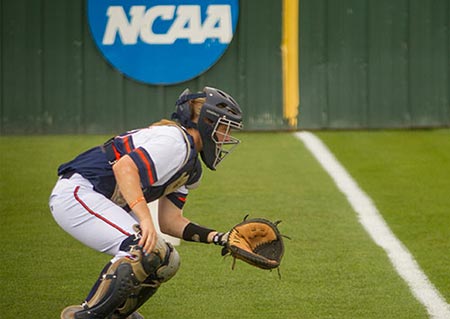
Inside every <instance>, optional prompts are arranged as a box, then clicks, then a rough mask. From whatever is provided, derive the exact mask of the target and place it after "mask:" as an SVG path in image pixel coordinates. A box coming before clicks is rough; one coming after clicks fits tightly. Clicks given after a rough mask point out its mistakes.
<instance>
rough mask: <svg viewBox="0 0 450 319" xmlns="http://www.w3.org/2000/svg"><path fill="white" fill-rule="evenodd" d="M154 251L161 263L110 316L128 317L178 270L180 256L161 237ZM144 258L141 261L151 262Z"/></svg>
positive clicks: (113, 318) (114, 318) (113, 317)
mask: <svg viewBox="0 0 450 319" xmlns="http://www.w3.org/2000/svg"><path fill="white" fill-rule="evenodd" d="M154 251H155V253H157V254H158V256H160V257H161V263H160V264H159V265H158V266H157V267H155V268H154V270H153V271H152V272H151V273H149V274H148V275H147V278H145V280H144V281H143V282H142V283H141V284H140V285H139V287H136V289H134V290H133V292H132V293H131V294H130V295H129V297H128V298H127V300H126V301H125V302H124V303H123V304H122V305H121V306H119V307H118V308H117V309H116V311H115V312H114V314H113V315H112V316H111V318H112V319H116V318H117V319H119V318H128V316H130V315H132V314H133V313H134V312H135V311H136V310H137V309H139V308H140V307H141V306H142V305H143V304H144V303H145V302H146V301H147V300H148V299H150V297H151V296H153V295H154V294H155V293H156V291H157V290H158V288H159V286H160V285H161V284H162V283H163V282H166V281H168V280H169V279H170V278H172V277H173V276H174V275H175V274H176V272H177V271H178V268H179V267H180V256H179V255H178V252H177V251H176V250H175V248H173V246H172V245H171V244H169V243H166V242H165V241H164V240H163V239H158V242H157V244H156V247H155V250H154ZM150 256H151V254H150ZM146 258H147V257H144V261H143V263H144V264H146V263H151V262H150V261H149V260H145V259H146Z"/></svg>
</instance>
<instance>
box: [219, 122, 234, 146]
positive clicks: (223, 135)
mask: <svg viewBox="0 0 450 319" xmlns="http://www.w3.org/2000/svg"><path fill="white" fill-rule="evenodd" d="M230 134H231V129H230V127H229V126H228V125H225V124H220V125H219V126H218V127H217V130H216V138H217V140H218V141H219V142H229V141H230Z"/></svg>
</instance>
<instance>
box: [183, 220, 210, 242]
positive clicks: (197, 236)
mask: <svg viewBox="0 0 450 319" xmlns="http://www.w3.org/2000/svg"><path fill="white" fill-rule="evenodd" d="M212 231H214V230H213V229H209V228H206V227H203V226H200V225H197V224H194V223H189V224H187V225H186V227H185V228H184V230H183V239H184V240H186V241H195V242H201V243H208V235H209V233H210V232H212Z"/></svg>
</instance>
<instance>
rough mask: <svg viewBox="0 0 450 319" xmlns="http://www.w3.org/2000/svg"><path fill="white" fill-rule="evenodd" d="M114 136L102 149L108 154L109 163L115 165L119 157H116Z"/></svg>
mask: <svg viewBox="0 0 450 319" xmlns="http://www.w3.org/2000/svg"><path fill="white" fill-rule="evenodd" d="M114 148H115V146H114V138H111V139H109V140H108V141H107V142H106V143H105V144H103V146H102V150H103V152H104V153H105V155H106V159H107V160H108V162H109V164H111V165H113V164H114V163H115V162H116V161H117V160H118V158H116V152H114Z"/></svg>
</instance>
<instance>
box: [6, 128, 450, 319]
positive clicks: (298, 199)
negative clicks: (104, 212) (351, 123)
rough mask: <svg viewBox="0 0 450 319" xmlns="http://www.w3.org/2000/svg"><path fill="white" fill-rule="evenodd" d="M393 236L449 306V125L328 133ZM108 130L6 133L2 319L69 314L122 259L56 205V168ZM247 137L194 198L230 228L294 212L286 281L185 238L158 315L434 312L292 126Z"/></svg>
mask: <svg viewBox="0 0 450 319" xmlns="http://www.w3.org/2000/svg"><path fill="white" fill-rule="evenodd" d="M317 135H318V136H319V137H320V138H322V139H323V141H324V142H325V143H326V144H327V145H328V147H329V148H330V149H331V150H332V151H333V152H334V153H335V155H336V156H337V158H338V159H339V160H340V161H341V163H342V164H343V165H344V166H345V167H346V168H347V170H348V171H349V172H350V173H351V174H352V175H353V177H354V178H355V179H356V180H357V181H358V183H359V185H360V186H361V187H362V189H363V190H365V191H366V193H367V194H368V195H369V196H371V198H372V199H373V200H374V202H375V204H376V205H377V207H378V209H379V211H380V213H381V214H382V215H383V217H384V218H385V220H386V221H387V223H388V224H389V226H390V227H391V229H392V230H393V232H394V233H395V234H396V235H397V237H398V238H399V239H400V240H402V242H403V243H404V244H405V246H406V247H407V248H408V249H409V250H410V252H411V253H412V254H413V255H414V257H415V258H416V260H417V262H418V263H419V265H420V266H421V267H422V269H423V270H424V271H425V273H426V274H427V276H428V278H429V279H430V280H431V281H432V283H433V284H434V285H435V286H436V288H437V289H438V290H439V291H440V293H441V294H442V295H443V296H444V298H446V300H447V302H449V301H450V276H449V269H450V254H449V252H450V231H449V229H450V214H449V213H448V210H449V208H450V199H449V193H450V130H433V131H387V132H386V131H379V132H320V133H317ZM106 138H107V136H39V137H37V136H29V137H5V136H3V137H0V154H1V155H0V156H1V166H0V205H1V209H0V214H1V215H0V216H1V225H0V238H1V252H2V253H1V262H0V284H1V287H2V293H1V299H0V309H1V313H0V318H5V319H8V318H22V319H25V318H30V319H34V318H59V313H60V311H61V309H62V308H63V307H64V306H66V305H69V304H76V303H79V302H81V301H82V299H83V298H84V297H85V295H86V294H87V292H88V291H89V289H90V287H91V285H92V283H93V282H94V280H95V279H96V277H97V275H98V272H99V271H100V270H101V268H102V267H103V265H104V264H105V263H106V262H107V261H108V260H109V256H106V255H102V254H100V253H97V252H95V251H93V250H91V249H89V248H86V247H84V246H83V245H82V244H80V243H78V242H77V241H75V240H74V239H72V238H71V237H70V236H69V235H67V234H66V233H65V232H64V231H63V230H61V229H60V228H59V227H58V226H57V225H56V223H55V222H54V221H53V219H52V217H51V214H50V212H49V209H48V206H47V200H48V196H49V194H50V191H51V189H52V187H53V185H54V183H55V181H56V168H57V166H58V165H59V164H60V163H61V162H64V161H66V160H69V159H71V158H72V157H73V156H74V155H76V154H78V153H79V152H81V151H83V150H85V149H86V148H88V147H90V146H92V145H95V144H99V143H101V142H103V141H104V140H105V139H106ZM240 138H241V139H242V141H243V143H242V145H240V146H239V147H238V148H237V150H236V152H235V153H234V154H232V155H231V156H230V157H229V158H228V159H226V160H225V161H224V162H223V163H222V164H221V166H220V167H219V169H218V170H217V171H216V172H209V171H205V176H204V178H203V182H202V186H201V187H200V188H199V189H198V190H195V191H193V192H192V193H191V194H190V195H189V198H188V201H187V204H186V206H185V215H186V216H187V217H188V218H190V219H191V220H193V221H195V222H198V223H200V224H204V225H207V226H210V227H214V228H217V229H219V230H227V229H229V228H230V227H231V226H232V225H233V224H235V223H237V222H239V221H240V220H241V219H242V218H243V217H244V216H245V215H246V214H250V216H253V217H266V218H268V219H271V220H279V219H281V220H282V223H281V224H280V230H281V231H282V233H284V234H286V235H288V236H290V237H291V238H292V240H287V241H286V253H285V257H284V259H283V263H282V267H281V269H280V271H281V277H282V278H281V280H280V279H279V278H278V274H277V272H276V271H272V272H269V271H263V270H259V269H255V268H253V267H251V266H249V265H246V264H243V263H242V262H239V261H238V262H237V264H236V267H235V269H234V270H231V264H232V260H231V259H230V258H225V259H224V258H223V257H221V256H220V249H219V248H218V247H214V246H212V245H204V244H195V243H185V242H183V243H182V244H181V245H180V246H178V248H177V249H178V251H179V252H180V255H181V258H182V267H181V268H180V270H179V272H178V273H177V275H176V276H175V277H174V278H173V279H172V280H171V281H169V282H168V283H166V284H164V285H163V286H162V287H161V289H160V290H159V291H158V293H157V294H156V295H155V296H154V297H153V298H151V299H150V300H149V302H147V303H146V304H145V305H144V306H143V308H142V309H141V312H142V313H143V314H144V315H145V316H146V317H147V318H159V319H168V318H171V319H173V318H180V319H193V318H248V319H256V318H258V319H259V318H280V319H281V318H283V319H285V318H368V319H372V318H383V319H386V318H408V319H410V318H428V315H427V312H426V310H425V308H424V307H423V306H422V305H421V304H420V303H419V302H418V301H417V300H416V299H415V298H414V297H413V295H412V293H411V292H410V290H409V288H408V286H407V284H406V283H405V282H404V281H403V280H402V279H401V278H400V277H399V276H398V274H397V273H396V272H395V270H394V268H393V267H392V265H391V263H390V261H389V259H388V258H387V256H386V253H385V252H384V251H383V250H382V249H381V248H380V247H378V246H377V245H375V244H374V243H373V241H372V240H371V239H370V237H369V236H368V235H367V234H366V233H365V231H364V229H363V228H362V227H361V225H360V224H359V222H358V220H357V217H356V214H355V212H354V211H353V210H352V208H351V207H350V205H349V204H348V203H347V201H346V199H345V197H344V196H343V195H342V194H341V193H340V192H339V191H338V190H337V188H336V186H335V185H334V184H333V182H332V180H331V179H330V177H329V176H328V175H327V174H326V173H325V172H324V171H323V169H322V168H321V167H320V166H319V164H318V163H317V162H316V161H315V159H314V158H313V157H312V155H311V154H310V153H309V152H308V151H307V150H306V149H305V147H304V146H303V144H302V143H301V142H300V141H299V140H297V139H296V138H295V137H294V136H293V135H292V134H290V133H242V134H240Z"/></svg>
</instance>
